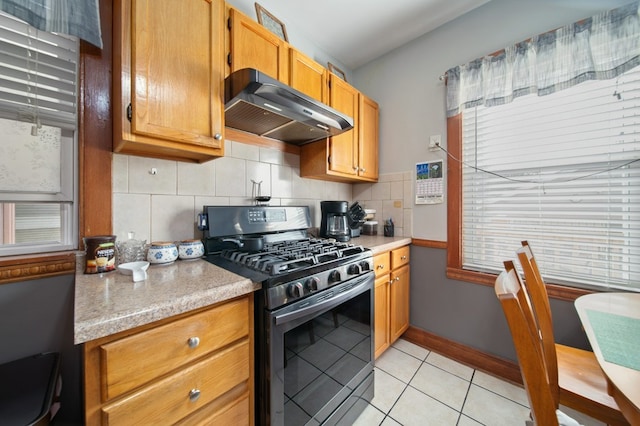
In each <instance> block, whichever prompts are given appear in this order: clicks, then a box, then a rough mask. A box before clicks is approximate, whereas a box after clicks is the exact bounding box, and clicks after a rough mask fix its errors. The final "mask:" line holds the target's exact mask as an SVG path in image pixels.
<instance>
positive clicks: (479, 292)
mask: <svg viewBox="0 0 640 426" xmlns="http://www.w3.org/2000/svg"><path fill="white" fill-rule="evenodd" d="M446 263H447V251H446V250H443V249H436V248H426V247H417V246H412V247H411V306H410V315H411V317H410V321H409V322H410V324H411V325H412V326H414V327H418V328H420V329H422V330H425V331H428V332H430V333H433V334H436V335H438V336H442V337H445V338H447V339H449V340H453V341H455V342H458V343H462V344H464V345H467V346H471V347H473V348H475V349H478V350H480V351H482V352H485V353H488V354H491V355H496V356H499V357H502V358H506V359H510V360H513V361H515V359H516V355H515V350H514V348H513V343H512V341H511V335H510V334H509V328H508V326H507V322H506V320H505V318H504V314H503V313H502V308H501V307H500V304H499V302H498V299H497V298H496V295H495V293H494V291H493V287H490V286H485V285H479V284H473V283H468V282H464V281H456V280H450V279H448V278H447V277H446V273H445V265H446ZM551 310H552V315H553V326H554V334H555V338H556V341H557V342H558V343H562V344H564V345H569V346H574V347H578V348H583V349H586V348H589V346H588V343H587V339H586V336H585V334H584V332H583V331H582V328H581V325H580V321H579V319H578V316H577V314H576V311H575V308H574V307H573V303H571V302H564V301H559V300H551Z"/></svg>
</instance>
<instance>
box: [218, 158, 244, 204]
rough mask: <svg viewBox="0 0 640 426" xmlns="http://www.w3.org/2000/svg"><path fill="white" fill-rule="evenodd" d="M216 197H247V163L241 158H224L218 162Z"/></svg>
mask: <svg viewBox="0 0 640 426" xmlns="http://www.w3.org/2000/svg"><path fill="white" fill-rule="evenodd" d="M213 161H215V162H216V177H215V179H216V182H215V186H216V192H215V195H228V196H230V197H231V196H236V197H237V196H246V195H247V192H246V191H247V186H246V180H247V177H246V169H247V166H246V165H247V162H246V161H245V160H242V159H240V158H233V157H222V158H218V159H216V160H213Z"/></svg>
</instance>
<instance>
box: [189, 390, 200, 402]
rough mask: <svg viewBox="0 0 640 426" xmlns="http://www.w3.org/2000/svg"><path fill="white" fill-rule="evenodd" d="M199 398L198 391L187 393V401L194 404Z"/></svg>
mask: <svg viewBox="0 0 640 426" xmlns="http://www.w3.org/2000/svg"><path fill="white" fill-rule="evenodd" d="M198 398H200V389H191V390H190V391H189V401H191V402H196V401H197V400H198Z"/></svg>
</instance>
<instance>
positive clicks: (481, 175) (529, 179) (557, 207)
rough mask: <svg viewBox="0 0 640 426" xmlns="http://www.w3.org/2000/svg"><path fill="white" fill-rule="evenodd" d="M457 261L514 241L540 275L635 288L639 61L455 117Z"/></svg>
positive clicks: (469, 265)
mask: <svg viewBox="0 0 640 426" xmlns="http://www.w3.org/2000/svg"><path fill="white" fill-rule="evenodd" d="M462 133H463V134H462V144H463V145H462V155H463V162H464V166H463V171H462V175H463V177H462V185H463V195H462V197H463V207H462V224H463V225H462V247H463V268H465V269H469V270H475V271H482V272H495V273H498V272H500V271H501V270H502V268H503V265H502V262H503V260H505V259H510V258H513V257H514V252H515V250H516V249H517V248H518V247H519V246H520V241H522V240H528V241H529V243H530V244H531V246H532V248H533V250H534V253H535V256H536V260H537V261H538V265H539V266H540V268H541V271H542V274H543V276H544V277H545V279H546V280H547V281H548V282H555V283H560V284H567V285H572V286H576V287H585V288H599V289H602V288H603V287H605V288H611V289H626V290H631V289H634V290H640V67H636V68H635V69H632V70H630V71H628V72H626V73H625V74H623V75H622V76H620V77H618V78H615V79H612V80H606V81H587V82H584V83H581V84H579V85H577V86H575V87H573V88H570V89H566V90H562V91H559V92H556V93H554V94H551V95H547V96H541V97H538V96H535V95H530V96H525V97H522V98H518V99H517V100H515V101H514V102H512V103H509V104H506V105H502V106H494V107H489V108H485V107H476V108H473V109H467V110H465V111H464V113H463V118H462Z"/></svg>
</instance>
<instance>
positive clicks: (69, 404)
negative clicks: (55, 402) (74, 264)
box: [0, 275, 82, 424]
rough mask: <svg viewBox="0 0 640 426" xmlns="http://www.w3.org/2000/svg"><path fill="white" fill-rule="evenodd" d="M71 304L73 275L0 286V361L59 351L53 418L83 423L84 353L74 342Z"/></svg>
mask: <svg viewBox="0 0 640 426" xmlns="http://www.w3.org/2000/svg"><path fill="white" fill-rule="evenodd" d="M73 303H74V276H73V275H64V276H60V277H53V278H45V279H40V280H33V281H24V282H18V283H13V284H2V285H0V342H2V343H0V363H4V362H8V361H12V360H15V359H19V358H23V357H26V356H30V355H35V354H37V353H40V352H60V354H61V365H60V369H61V374H62V395H61V408H60V411H59V412H58V414H57V416H56V418H55V420H56V421H64V422H65V423H67V424H81V423H82V393H81V355H80V347H79V346H74V345H73Z"/></svg>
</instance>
